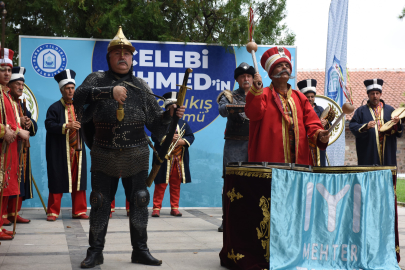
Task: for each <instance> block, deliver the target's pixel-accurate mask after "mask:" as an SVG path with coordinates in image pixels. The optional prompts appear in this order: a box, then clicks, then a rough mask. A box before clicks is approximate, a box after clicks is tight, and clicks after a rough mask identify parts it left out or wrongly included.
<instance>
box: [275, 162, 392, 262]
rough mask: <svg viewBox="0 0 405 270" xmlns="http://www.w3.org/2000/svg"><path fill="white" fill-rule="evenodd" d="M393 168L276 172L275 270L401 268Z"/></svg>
mask: <svg viewBox="0 0 405 270" xmlns="http://www.w3.org/2000/svg"><path fill="white" fill-rule="evenodd" d="M394 219H395V209H394V188H393V180H392V173H391V171H389V170H383V171H373V172H365V173H349V174H321V173H306V172H297V171H289V170H280V169H273V170H272V185H271V219H270V223H271V224H270V226H271V232H270V269H271V270H276V269H277V270H279V269H289V270H290V269H294V270H305V269H307V270H312V269H314V270H324V269H325V270H331V269H336V270H337V269H356V270H358V269H363V270H365V269H370V270H371V269H373V270H374V269H375V270H377V269H378V270H388V269H396V270H400V268H399V267H398V263H397V261H396V257H395V254H396V253H395V232H394Z"/></svg>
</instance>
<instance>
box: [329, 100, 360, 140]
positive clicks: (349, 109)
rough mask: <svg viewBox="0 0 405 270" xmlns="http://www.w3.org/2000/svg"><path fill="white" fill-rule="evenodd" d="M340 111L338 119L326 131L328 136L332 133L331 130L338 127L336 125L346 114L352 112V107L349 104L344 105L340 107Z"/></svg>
mask: <svg viewBox="0 0 405 270" xmlns="http://www.w3.org/2000/svg"><path fill="white" fill-rule="evenodd" d="M342 111H343V113H342V114H341V115H339V117H338V119H337V120H336V121H335V122H334V123H333V125H332V126H331V127H330V128H329V129H328V133H329V134H330V133H331V132H332V130H333V129H334V128H335V127H336V126H337V125H338V123H340V121H342V119H343V117H344V116H345V115H346V114H351V113H352V112H353V111H354V106H353V105H352V104H350V103H345V104H343V106H342Z"/></svg>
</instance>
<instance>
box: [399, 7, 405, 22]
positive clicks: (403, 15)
mask: <svg viewBox="0 0 405 270" xmlns="http://www.w3.org/2000/svg"><path fill="white" fill-rule="evenodd" d="M398 18H400V19H401V20H402V19H403V18H405V8H404V9H403V10H402V12H401V14H400V15H399V16H398Z"/></svg>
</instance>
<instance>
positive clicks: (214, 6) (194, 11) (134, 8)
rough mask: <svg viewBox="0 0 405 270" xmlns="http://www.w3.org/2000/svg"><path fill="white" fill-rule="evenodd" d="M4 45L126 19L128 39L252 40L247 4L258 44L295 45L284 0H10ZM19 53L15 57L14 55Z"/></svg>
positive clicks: (104, 28) (101, 30)
mask: <svg viewBox="0 0 405 270" xmlns="http://www.w3.org/2000/svg"><path fill="white" fill-rule="evenodd" d="M5 3H6V9H7V16H6V22H7V27H6V46H7V47H9V48H12V49H14V50H15V51H16V54H18V49H17V48H18V37H19V35H33V36H55V37H82V38H102V39H111V38H112V37H114V35H115V34H116V32H117V29H118V26H119V25H122V27H123V30H124V34H125V35H126V37H127V38H128V39H130V40H154V41H178V42H202V43H218V44H220V45H222V46H224V47H228V46H229V45H231V44H237V45H244V44H246V43H247V42H248V7H249V5H250V4H252V7H253V9H254V10H255V11H256V14H255V21H256V30H255V36H254V38H255V41H256V43H258V44H280V45H292V44H293V43H294V41H295V35H294V34H293V33H292V32H290V31H289V30H288V28H287V26H286V25H285V24H282V23H281V21H282V20H283V19H284V18H285V17H286V11H285V9H286V0H267V1H266V0H255V1H251V0H120V1H117V0H31V1H26V0H10V1H5ZM15 59H16V58H15Z"/></svg>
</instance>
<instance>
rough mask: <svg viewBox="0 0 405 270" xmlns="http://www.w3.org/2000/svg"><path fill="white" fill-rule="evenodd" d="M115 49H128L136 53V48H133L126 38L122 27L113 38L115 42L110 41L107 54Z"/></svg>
mask: <svg viewBox="0 0 405 270" xmlns="http://www.w3.org/2000/svg"><path fill="white" fill-rule="evenodd" d="M114 49H127V50H129V51H131V52H132V53H134V51H135V47H134V46H132V44H131V42H129V40H128V39H127V38H126V37H125V36H124V32H122V27H121V26H120V27H119V28H118V32H117V34H116V35H115V37H114V38H113V40H111V41H110V43H109V44H108V47H107V53H109V52H111V51H112V50H114Z"/></svg>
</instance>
